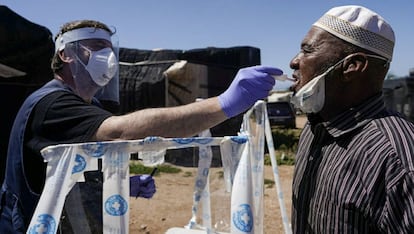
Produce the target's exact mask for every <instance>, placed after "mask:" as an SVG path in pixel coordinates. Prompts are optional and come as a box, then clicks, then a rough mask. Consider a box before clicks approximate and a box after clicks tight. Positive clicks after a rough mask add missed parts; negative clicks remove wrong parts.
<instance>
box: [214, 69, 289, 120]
mask: <svg viewBox="0 0 414 234" xmlns="http://www.w3.org/2000/svg"><path fill="white" fill-rule="evenodd" d="M282 74H283V71H282V70H280V69H278V68H274V67H266V66H253V67H247V68H242V69H240V70H239V72H238V73H237V75H236V77H235V78H234V80H233V82H232V83H231V84H230V87H229V88H228V89H227V90H226V91H224V93H222V94H221V95H220V96H219V97H218V98H219V101H220V106H221V109H223V111H224V113H225V114H226V116H227V117H229V118H230V117H233V116H236V115H238V114H240V113H242V112H244V111H246V110H247V109H249V108H250V107H251V106H252V105H254V103H256V101H258V100H260V99H264V98H266V97H267V96H268V95H269V92H270V90H272V88H273V86H274V85H275V78H273V77H272V75H282Z"/></svg>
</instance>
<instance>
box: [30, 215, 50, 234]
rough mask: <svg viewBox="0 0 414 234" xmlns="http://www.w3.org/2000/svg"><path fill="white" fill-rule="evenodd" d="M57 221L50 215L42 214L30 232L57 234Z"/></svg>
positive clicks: (32, 233)
mask: <svg viewBox="0 0 414 234" xmlns="http://www.w3.org/2000/svg"><path fill="white" fill-rule="evenodd" d="M55 232H56V221H55V219H54V218H53V217H52V216H51V215H49V214H42V215H39V216H38V217H37V224H35V225H34V226H32V227H31V228H30V230H29V231H28V233H29V234H55Z"/></svg>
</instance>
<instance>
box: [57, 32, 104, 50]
mask: <svg viewBox="0 0 414 234" xmlns="http://www.w3.org/2000/svg"><path fill="white" fill-rule="evenodd" d="M86 39H104V40H107V41H110V42H112V40H111V35H110V33H109V32H108V31H106V30H104V29H101V28H93V27H89V28H77V29H74V30H71V31H68V32H65V33H63V34H62V35H60V36H59V37H58V38H57V39H56V42H55V50H56V51H55V52H58V51H62V50H63V49H65V46H66V44H67V43H71V42H75V41H80V40H86Z"/></svg>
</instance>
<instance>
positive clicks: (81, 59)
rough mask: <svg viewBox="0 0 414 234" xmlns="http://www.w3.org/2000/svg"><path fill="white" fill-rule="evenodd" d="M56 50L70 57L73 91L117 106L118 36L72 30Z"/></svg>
mask: <svg viewBox="0 0 414 234" xmlns="http://www.w3.org/2000/svg"><path fill="white" fill-rule="evenodd" d="M56 50H57V51H61V50H64V53H65V57H67V58H69V67H70V70H71V72H72V76H73V80H74V84H75V86H76V87H73V88H74V89H75V92H76V93H77V94H78V95H79V96H81V97H82V98H84V99H86V100H90V99H92V97H93V96H95V97H96V98H97V99H98V100H100V101H103V102H107V101H109V102H112V103H113V104H114V105H119V76H118V74H119V72H118V67H119V63H118V61H119V60H118V54H119V53H118V51H119V49H118V40H117V37H115V36H111V35H110V33H109V32H107V31H106V30H103V29H99V28H80V29H74V30H72V31H68V32H66V33H64V34H62V35H61V36H60V37H59V38H58V39H57V40H56Z"/></svg>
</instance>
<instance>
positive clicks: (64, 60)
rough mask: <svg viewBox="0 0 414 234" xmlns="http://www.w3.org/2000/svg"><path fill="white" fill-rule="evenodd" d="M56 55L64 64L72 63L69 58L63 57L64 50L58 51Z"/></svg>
mask: <svg viewBox="0 0 414 234" xmlns="http://www.w3.org/2000/svg"><path fill="white" fill-rule="evenodd" d="M58 55H59V57H60V59H61V60H62V61H63V62H65V63H68V62H70V61H72V58H71V57H69V56H66V55H65V51H64V50H62V51H59V53H58Z"/></svg>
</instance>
